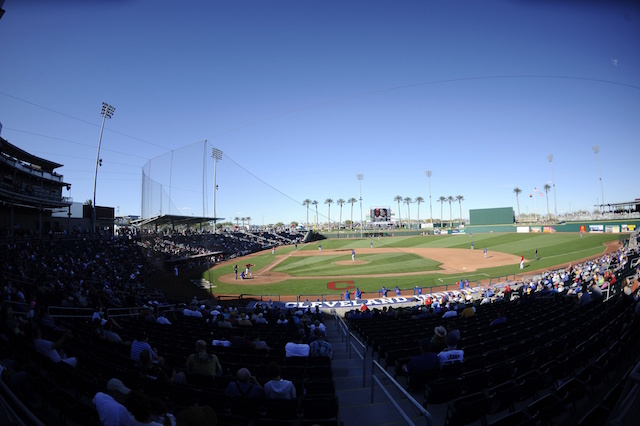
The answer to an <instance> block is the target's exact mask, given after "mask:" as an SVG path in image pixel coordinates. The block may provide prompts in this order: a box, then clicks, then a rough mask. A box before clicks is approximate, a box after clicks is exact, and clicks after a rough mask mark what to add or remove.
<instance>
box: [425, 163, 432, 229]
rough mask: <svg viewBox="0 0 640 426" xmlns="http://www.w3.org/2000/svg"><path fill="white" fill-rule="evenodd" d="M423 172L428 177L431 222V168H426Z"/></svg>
mask: <svg viewBox="0 0 640 426" xmlns="http://www.w3.org/2000/svg"><path fill="white" fill-rule="evenodd" d="M424 174H425V175H427V179H429V216H430V218H431V224H433V206H432V205H431V175H432V173H431V170H427V171H426V172H424Z"/></svg>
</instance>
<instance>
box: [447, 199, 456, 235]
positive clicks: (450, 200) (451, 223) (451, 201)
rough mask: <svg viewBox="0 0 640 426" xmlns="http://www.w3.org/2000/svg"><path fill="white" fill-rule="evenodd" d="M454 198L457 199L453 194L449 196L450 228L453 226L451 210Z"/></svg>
mask: <svg viewBox="0 0 640 426" xmlns="http://www.w3.org/2000/svg"><path fill="white" fill-rule="evenodd" d="M454 200H455V199H454V198H453V196H451V195H449V196H448V197H447V201H448V202H449V228H453V214H452V210H451V203H453V202H454Z"/></svg>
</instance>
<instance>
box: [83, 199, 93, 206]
mask: <svg viewBox="0 0 640 426" xmlns="http://www.w3.org/2000/svg"><path fill="white" fill-rule="evenodd" d="M82 204H84V205H85V206H93V200H92V199H91V198H87V199H86V200H84V203H82Z"/></svg>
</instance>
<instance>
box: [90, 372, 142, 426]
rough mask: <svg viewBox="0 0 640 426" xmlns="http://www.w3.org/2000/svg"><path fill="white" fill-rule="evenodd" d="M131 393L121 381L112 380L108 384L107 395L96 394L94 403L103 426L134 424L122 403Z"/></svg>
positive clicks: (127, 425)
mask: <svg viewBox="0 0 640 426" xmlns="http://www.w3.org/2000/svg"><path fill="white" fill-rule="evenodd" d="M129 392H131V390H130V389H129V388H128V387H126V386H125V385H124V384H123V383H122V382H121V381H120V380H118V379H111V380H109V382H107V392H106V393H103V392H98V393H96V395H95V396H94V397H93V401H92V402H93V405H94V406H95V407H96V410H97V411H98V417H100V423H101V424H102V425H103V426H129V425H132V424H133V423H132V420H131V419H132V417H131V414H130V413H129V411H128V410H127V409H126V408H125V407H124V405H122V403H121V401H123V400H124V396H125V395H128V394H129Z"/></svg>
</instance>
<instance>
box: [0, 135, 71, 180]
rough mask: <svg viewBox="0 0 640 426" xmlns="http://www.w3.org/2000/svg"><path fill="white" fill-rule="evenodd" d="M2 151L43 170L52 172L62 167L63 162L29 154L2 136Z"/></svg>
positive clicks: (0, 148) (0, 147)
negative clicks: (59, 162)
mask: <svg viewBox="0 0 640 426" xmlns="http://www.w3.org/2000/svg"><path fill="white" fill-rule="evenodd" d="M0 151H2V152H3V153H5V154H7V155H9V156H11V157H14V158H16V159H17V160H20V161H24V162H26V163H29V164H31V165H34V166H39V167H40V168H42V170H45V171H47V172H52V171H53V170H54V169H57V168H58V167H62V164H58V163H55V162H53V161H49V160H45V159H44V158H40V157H37V156H35V155H33V154H29V153H28V152H27V151H24V150H22V149H20V148H18V147H17V146H15V145H13V144H12V143H9V142H8V141H7V140H6V139H4V138H1V137H0Z"/></svg>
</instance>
